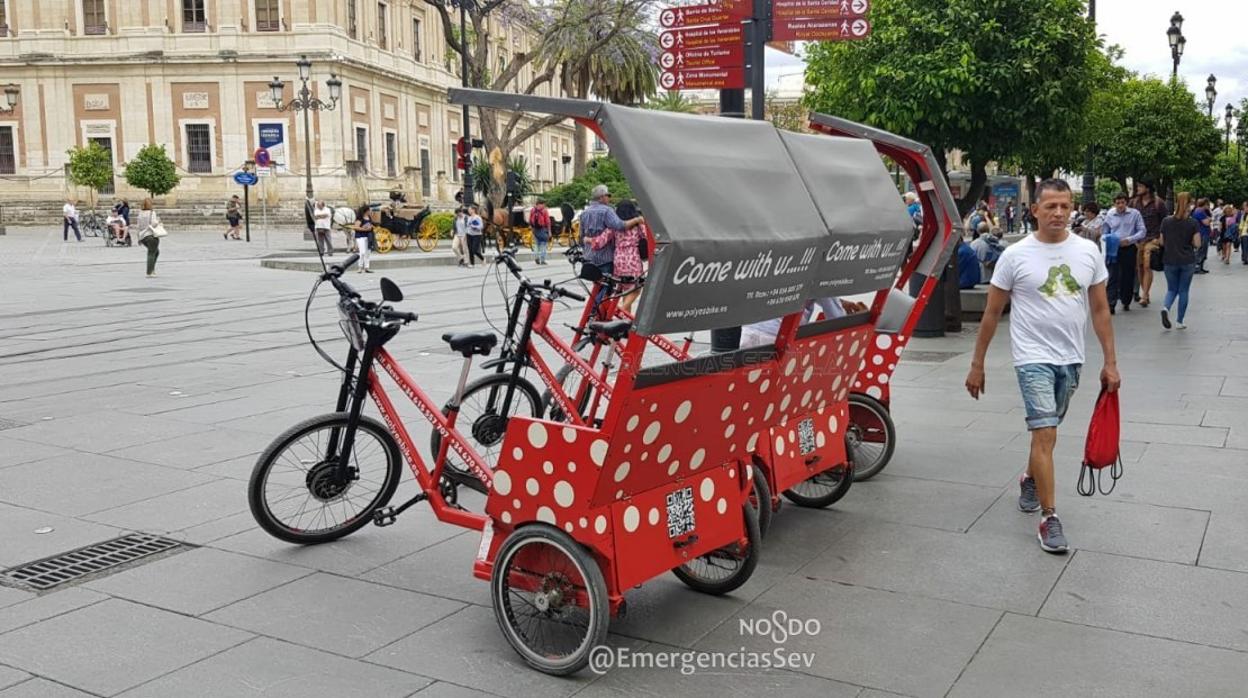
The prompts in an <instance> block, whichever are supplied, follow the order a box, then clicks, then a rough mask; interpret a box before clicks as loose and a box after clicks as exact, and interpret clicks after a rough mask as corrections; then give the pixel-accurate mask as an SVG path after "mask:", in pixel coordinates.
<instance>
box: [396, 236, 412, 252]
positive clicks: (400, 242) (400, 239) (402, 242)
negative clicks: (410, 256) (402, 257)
mask: <svg viewBox="0 0 1248 698" xmlns="http://www.w3.org/2000/svg"><path fill="white" fill-rule="evenodd" d="M411 244H412V236H411V235H395V236H394V249H396V250H398V251H399V252H402V251H403V250H406V249H407V248H408V247H409V246H410V245H411Z"/></svg>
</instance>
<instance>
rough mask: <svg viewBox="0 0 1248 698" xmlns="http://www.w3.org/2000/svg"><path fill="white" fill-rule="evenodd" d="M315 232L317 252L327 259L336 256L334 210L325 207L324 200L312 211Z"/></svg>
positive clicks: (318, 202)
mask: <svg viewBox="0 0 1248 698" xmlns="http://www.w3.org/2000/svg"><path fill="white" fill-rule="evenodd" d="M312 223H313V225H314V226H315V229H314V231H313V233H314V237H315V238H316V252H317V254H323V255H325V256H326V257H333V256H334V233H333V227H334V210H333V209H331V208H330V207H328V206H326V205H325V201H324V199H320V200H318V201H317V202H316V206H315V207H314V208H313V209H312Z"/></svg>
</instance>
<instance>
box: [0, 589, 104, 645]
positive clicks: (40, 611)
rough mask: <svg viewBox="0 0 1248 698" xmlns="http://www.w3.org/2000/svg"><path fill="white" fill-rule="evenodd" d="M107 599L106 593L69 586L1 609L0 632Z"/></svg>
mask: <svg viewBox="0 0 1248 698" xmlns="http://www.w3.org/2000/svg"><path fill="white" fill-rule="evenodd" d="M106 600H108V597H107V596H105V595H104V594H99V593H96V592H94V591H89V590H87V589H84V588H82V587H69V588H67V589H62V590H61V591H58V592H56V593H55V594H45V595H43V596H37V597H35V598H32V599H30V600H28V601H23V602H21V603H16V604H13V605H12V606H8V607H6V608H3V609H0V634H4V633H7V632H9V631H10V630H16V629H17V628H22V627H25V626H27V625H31V624H33V623H38V622H40V621H43V620H47V619H48V618H52V617H53V616H59V615H61V614H62V613H68V612H70V611H73V610H75V609H79V608H83V607H85V606H90V605H91V604H94V603H99V602H101V601H106Z"/></svg>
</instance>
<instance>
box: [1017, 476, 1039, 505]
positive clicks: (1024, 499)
mask: <svg viewBox="0 0 1248 698" xmlns="http://www.w3.org/2000/svg"><path fill="white" fill-rule="evenodd" d="M1018 489H1019V495H1018V510H1019V511H1021V512H1024V513H1027V514H1034V513H1036V512H1037V511H1040V498H1039V497H1037V496H1036V481H1035V480H1033V479H1031V478H1029V477H1027V476H1026V475H1024V476H1022V477H1021V478H1019V480H1018Z"/></svg>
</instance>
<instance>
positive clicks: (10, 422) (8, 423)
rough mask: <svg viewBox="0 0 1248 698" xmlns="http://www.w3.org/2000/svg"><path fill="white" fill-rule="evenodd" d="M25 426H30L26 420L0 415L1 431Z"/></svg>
mask: <svg viewBox="0 0 1248 698" xmlns="http://www.w3.org/2000/svg"><path fill="white" fill-rule="evenodd" d="M25 426H30V425H29V424H27V423H26V422H19V421H17V420H16V419H5V418H4V417H0V431H4V430H5V429H16V428H18V427H25Z"/></svg>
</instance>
